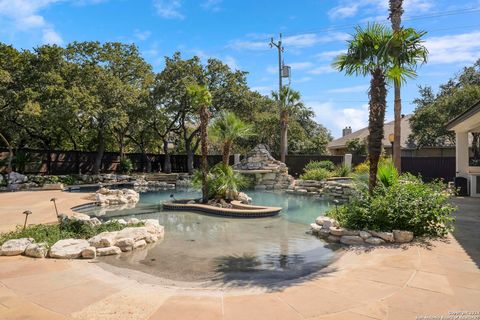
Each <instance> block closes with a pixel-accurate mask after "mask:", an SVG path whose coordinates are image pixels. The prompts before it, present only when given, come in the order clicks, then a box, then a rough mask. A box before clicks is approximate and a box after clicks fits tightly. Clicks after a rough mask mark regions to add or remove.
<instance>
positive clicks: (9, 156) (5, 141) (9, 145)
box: [0, 133, 13, 173]
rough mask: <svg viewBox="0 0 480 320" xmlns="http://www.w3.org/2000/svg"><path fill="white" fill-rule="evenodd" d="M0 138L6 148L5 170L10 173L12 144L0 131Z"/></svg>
mask: <svg viewBox="0 0 480 320" xmlns="http://www.w3.org/2000/svg"><path fill="white" fill-rule="evenodd" d="M0 138H1V139H2V140H3V142H4V143H5V145H6V146H7V148H8V160H7V172H8V173H10V172H11V171H12V160H13V150H12V145H11V144H10V143H9V142H8V140H7V138H5V136H4V135H3V134H1V133H0Z"/></svg>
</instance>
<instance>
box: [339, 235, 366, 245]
mask: <svg viewBox="0 0 480 320" xmlns="http://www.w3.org/2000/svg"><path fill="white" fill-rule="evenodd" d="M340 242H341V243H343V244H348V245H355V244H363V243H364V242H363V239H362V238H361V237H359V236H341V237H340Z"/></svg>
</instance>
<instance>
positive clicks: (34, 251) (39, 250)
mask: <svg viewBox="0 0 480 320" xmlns="http://www.w3.org/2000/svg"><path fill="white" fill-rule="evenodd" d="M47 253H48V244H47V243H45V242H41V243H31V244H29V245H28V246H27V248H26V249H25V255H26V256H28V257H32V258H45V257H46V255H47Z"/></svg>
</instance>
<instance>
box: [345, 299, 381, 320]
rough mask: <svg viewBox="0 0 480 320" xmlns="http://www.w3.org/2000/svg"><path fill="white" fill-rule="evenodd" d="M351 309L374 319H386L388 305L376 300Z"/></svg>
mask: <svg viewBox="0 0 480 320" xmlns="http://www.w3.org/2000/svg"><path fill="white" fill-rule="evenodd" d="M351 311H352V312H355V313H358V314H361V315H364V316H367V317H370V318H374V319H386V318H387V311H388V307H387V306H386V305H385V304H384V303H383V302H380V301H376V302H374V303H370V304H367V305H363V306H361V307H358V308H354V309H352V310H351Z"/></svg>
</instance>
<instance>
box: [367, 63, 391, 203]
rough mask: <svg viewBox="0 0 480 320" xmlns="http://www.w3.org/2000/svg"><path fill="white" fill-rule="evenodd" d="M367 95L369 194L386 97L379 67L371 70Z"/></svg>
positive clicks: (379, 145)
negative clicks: (368, 100) (368, 108)
mask: <svg viewBox="0 0 480 320" xmlns="http://www.w3.org/2000/svg"><path fill="white" fill-rule="evenodd" d="M369 97H370V102H369V104H370V114H369V118H368V130H369V135H368V160H369V162H370V177H369V181H368V189H369V191H370V194H371V193H372V192H373V189H374V188H375V186H376V184H377V170H378V161H379V159H380V154H381V152H382V139H383V123H384V121H385V107H386V97H387V89H386V83H385V75H384V74H383V71H382V70H381V69H379V68H377V69H375V70H374V71H373V72H372V80H371V81H370V92H369Z"/></svg>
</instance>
